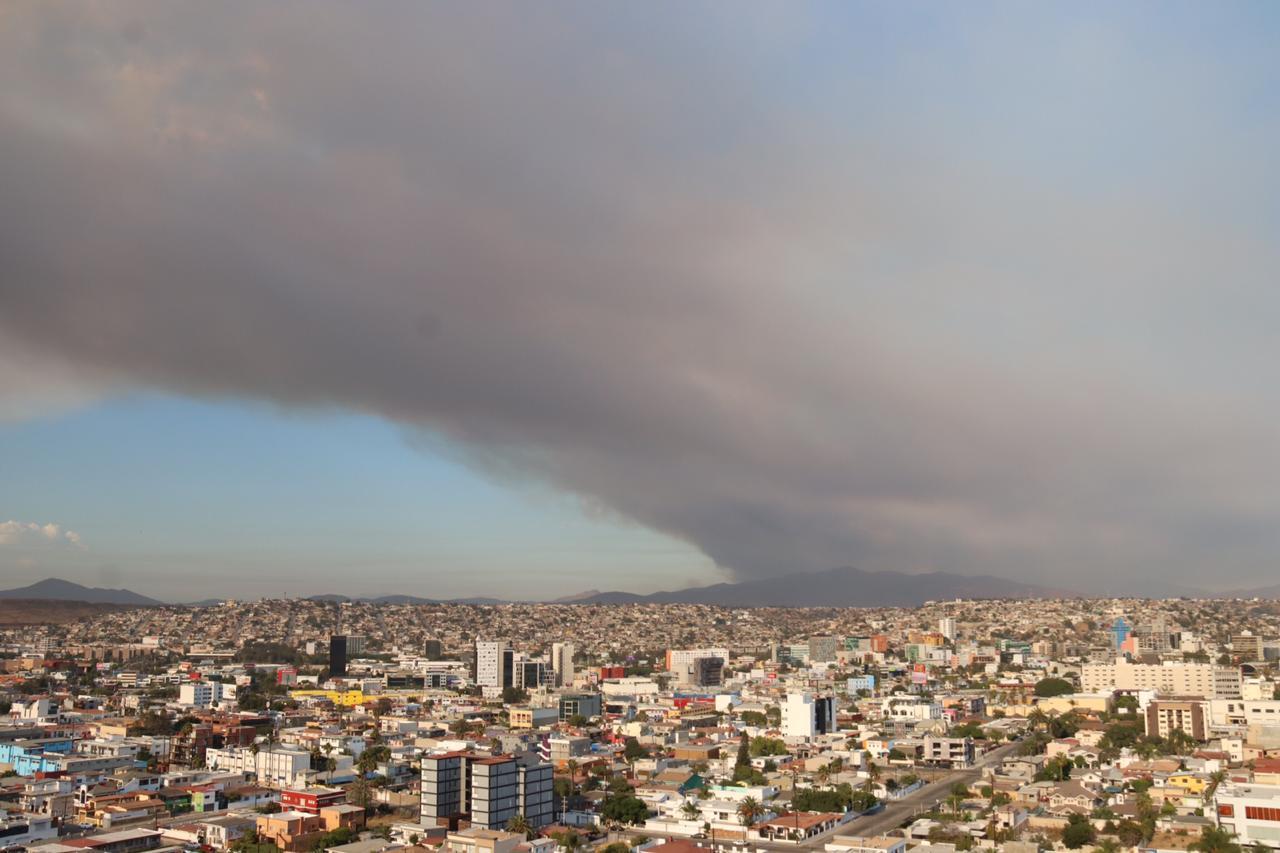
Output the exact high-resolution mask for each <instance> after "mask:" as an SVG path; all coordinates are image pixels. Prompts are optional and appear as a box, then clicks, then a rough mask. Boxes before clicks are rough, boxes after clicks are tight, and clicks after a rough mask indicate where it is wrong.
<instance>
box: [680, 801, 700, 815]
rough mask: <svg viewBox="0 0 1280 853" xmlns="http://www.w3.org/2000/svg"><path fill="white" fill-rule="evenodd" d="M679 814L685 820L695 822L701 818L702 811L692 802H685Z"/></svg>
mask: <svg viewBox="0 0 1280 853" xmlns="http://www.w3.org/2000/svg"><path fill="white" fill-rule="evenodd" d="M680 814H682V815H684V817H685V820H697V819H698V818H700V817H701V816H702V809H701V808H699V807H698V804H697V803H695V802H694V801H693V800H685V801H684V805H683V806H681V807H680Z"/></svg>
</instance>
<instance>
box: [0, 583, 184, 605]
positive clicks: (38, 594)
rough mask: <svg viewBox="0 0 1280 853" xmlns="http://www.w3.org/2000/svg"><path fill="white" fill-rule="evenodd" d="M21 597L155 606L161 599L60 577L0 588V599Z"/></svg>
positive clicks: (40, 599) (161, 603)
mask: <svg viewBox="0 0 1280 853" xmlns="http://www.w3.org/2000/svg"><path fill="white" fill-rule="evenodd" d="M13 598H22V599H30V600H39V601H83V602H86V603H89V604H127V605H132V606H134V607H157V606H160V605H163V604H164V602H163V601H157V600H156V599H154V598H147V596H145V595H139V594H138V593H136V592H131V591H130V590H127V589H104V588H101V587H95V586H81V585H80V584H78V583H72V582H71V581H64V580H62V579H61V578H46V579H45V580H42V581H37V582H36V583H33V584H31V585H30V586H24V587H19V588H18V589H6V590H0V599H13Z"/></svg>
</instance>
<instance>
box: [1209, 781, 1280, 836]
mask: <svg viewBox="0 0 1280 853" xmlns="http://www.w3.org/2000/svg"><path fill="white" fill-rule="evenodd" d="M1213 799H1214V817H1215V818H1216V820H1217V821H1218V826H1220V827H1222V828H1223V829H1226V830H1228V831H1230V832H1233V833H1235V836H1236V837H1235V838H1234V839H1232V840H1233V841H1235V843H1237V844H1239V845H1240V846H1242V847H1248V846H1250V845H1252V844H1265V845H1267V846H1268V847H1270V848H1272V849H1280V786H1275V785H1257V784H1249V785H1240V784H1235V785H1232V784H1227V785H1221V786H1219V787H1218V790H1217V791H1216V792H1215V793H1214V798H1213Z"/></svg>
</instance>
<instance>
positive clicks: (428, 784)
mask: <svg viewBox="0 0 1280 853" xmlns="http://www.w3.org/2000/svg"><path fill="white" fill-rule="evenodd" d="M420 813H421V823H422V824H423V825H425V826H451V827H455V826H457V822H458V820H459V819H461V818H466V819H468V820H469V821H470V822H471V824H472V826H475V827H480V828H484V829H500V828H502V827H505V826H506V825H507V821H509V820H510V819H511V818H513V817H515V815H517V814H523V815H524V816H525V819H526V820H528V821H529V824H530V825H531V826H534V827H540V826H547V825H549V824H550V823H551V822H552V820H553V815H552V768H551V765H549V764H543V763H540V762H538V761H536V760H533V759H516V758H515V757H513V756H510V755H497V756H488V755H477V754H474V753H465V752H453V753H444V754H439V755H426V756H423V758H422V807H421V812H420Z"/></svg>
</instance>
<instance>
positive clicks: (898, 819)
mask: <svg viewBox="0 0 1280 853" xmlns="http://www.w3.org/2000/svg"><path fill="white" fill-rule="evenodd" d="M1017 748H1018V742H1017V741H1014V742H1012V743H1007V744H1005V745H1004V746H1000V747H997V748H996V749H993V750H992V751H991V752H988V753H987V754H986V755H984V756H982V758H980V759H978V761H977V763H976V764H975V765H974V766H973V767H970V768H967V769H965V770H956V771H954V772H951V773H948V774H946V775H945V776H942V777H940V778H939V779H937V780H936V781H934V782H930V783H929V784H928V785H925V786H924V787H923V788H921V789H920V790H918V791H913V792H912V793H910V794H908V795H907V796H905V797H903V798H902V799H901V800H893V801H892V802H890V803H889V804H888V805H886V806H885V807H884V809H883V810H882V811H879V812H876V813H875V814H872V815H867V816H866V817H860V818H857V819H856V820H854V821H853V822H852V823H848V824H845V825H844V826H843V827H841V828H840V829H839V831H838V834H840V835H861V836H864V837H867V836H872V835H883V834H884V833H886V832H889V831H890V830H894V829H897V828H898V827H899V826H901V825H902V824H903V822H905V821H906V820H908V819H909V818H911V817H912V816H914V815H917V814H919V813H921V812H927V811H929V810H930V809H932V808H933V807H934V806H936V805H937V804H938V803H940V802H942V801H943V800H945V799H946V798H947V796H948V795H950V793H951V786H952V785H954V784H955V783H957V782H963V783H964V784H966V785H972V784H973V783H974V782H976V781H977V780H978V779H979V778H980V777H981V776H982V775H983V774H984V773H985V772H986V771H987V770H988V769H989V768H991V767H993V766H994V765H996V764H998V763H1000V762H1001V761H1003V760H1004V759H1005V758H1008V757H1009V755H1010V754H1011V753H1012V752H1013V751H1014V750H1016V749H1017ZM823 840H824V841H825V840H826V839H823Z"/></svg>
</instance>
